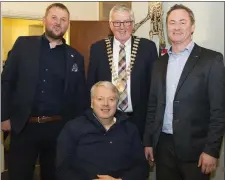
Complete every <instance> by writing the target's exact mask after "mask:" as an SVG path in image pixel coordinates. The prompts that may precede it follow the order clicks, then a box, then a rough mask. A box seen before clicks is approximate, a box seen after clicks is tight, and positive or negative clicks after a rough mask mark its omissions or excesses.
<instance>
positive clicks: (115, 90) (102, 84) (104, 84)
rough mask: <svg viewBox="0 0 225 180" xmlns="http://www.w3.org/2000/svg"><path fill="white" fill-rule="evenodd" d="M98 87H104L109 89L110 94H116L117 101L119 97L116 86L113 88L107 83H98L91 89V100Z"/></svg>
mask: <svg viewBox="0 0 225 180" xmlns="http://www.w3.org/2000/svg"><path fill="white" fill-rule="evenodd" d="M100 86H104V87H105V88H107V89H110V90H112V92H114V93H116V98H117V101H119V97H120V95H119V91H118V89H117V88H116V86H114V85H113V84H112V83H111V82H109V81H99V82H97V83H95V84H94V85H93V86H92V88H91V98H93V97H94V96H95V91H96V88H97V87H100Z"/></svg>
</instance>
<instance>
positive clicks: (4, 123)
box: [1, 119, 11, 131]
mask: <svg viewBox="0 0 225 180" xmlns="http://www.w3.org/2000/svg"><path fill="white" fill-rule="evenodd" d="M1 127H2V130H3V131H11V123H10V119H8V120H6V121H2V122H1Z"/></svg>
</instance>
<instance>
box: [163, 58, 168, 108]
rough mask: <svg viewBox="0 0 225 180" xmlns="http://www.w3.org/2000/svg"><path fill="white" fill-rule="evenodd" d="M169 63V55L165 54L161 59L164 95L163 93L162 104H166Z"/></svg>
mask: <svg viewBox="0 0 225 180" xmlns="http://www.w3.org/2000/svg"><path fill="white" fill-rule="evenodd" d="M168 61H169V55H168V54H165V55H164V56H162V57H161V63H162V69H161V71H162V74H161V75H162V76H161V79H162V93H163V99H162V103H163V104H166V75H167V66H168Z"/></svg>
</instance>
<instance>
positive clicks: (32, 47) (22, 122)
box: [1, 3, 86, 180]
mask: <svg viewBox="0 0 225 180" xmlns="http://www.w3.org/2000/svg"><path fill="white" fill-rule="evenodd" d="M43 22H44V25H45V33H44V34H43V35H42V36H25V37H19V38H18V39H17V40H16V42H15V44H14V46H13V48H12V50H11V51H10V54H9V57H8V59H7V61H6V65H5V67H4V69H3V72H2V80H1V81H2V95H1V97H2V106H1V107H2V109H1V113H2V117H1V120H2V122H1V127H2V130H3V131H11V143H10V150H9V179H10V180H31V179H32V177H33V170H34V167H35V163H36V159H37V157H38V156H39V162H40V167H41V179H42V180H54V179H55V175H54V174H55V156H56V152H55V151H56V138H57V136H58V134H59V132H60V130H61V129H62V127H63V125H64V124H65V122H66V121H68V120H69V119H73V118H74V117H76V116H78V115H81V114H82V112H83V110H84V108H85V94H86V93H85V92H86V89H85V76H84V61H83V56H82V55H81V54H80V53H79V52H78V51H76V50H75V49H73V48H72V47H70V46H68V45H67V44H65V40H64V39H63V36H64V34H65V32H66V30H67V29H68V27H69V22H70V20H69V11H68V9H67V7H66V6H64V5H63V4H61V3H54V4H52V5H50V6H49V7H48V8H47V9H46V14H45V17H44V18H43Z"/></svg>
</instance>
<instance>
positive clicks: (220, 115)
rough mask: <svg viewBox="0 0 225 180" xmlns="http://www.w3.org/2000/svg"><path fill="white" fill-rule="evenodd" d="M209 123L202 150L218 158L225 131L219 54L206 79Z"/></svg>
mask: <svg viewBox="0 0 225 180" xmlns="http://www.w3.org/2000/svg"><path fill="white" fill-rule="evenodd" d="M208 98H209V103H210V115H211V117H210V123H209V128H208V129H209V130H208V137H207V141H206V145H205V148H204V152H205V153H207V154H209V155H211V156H213V157H216V158H218V157H219V152H220V147H221V143H222V139H223V135H224V132H225V68H224V64H223V56H222V55H221V54H219V55H217V57H216V58H215V59H214V60H213V61H212V65H211V69H210V72H209V79H208Z"/></svg>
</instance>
